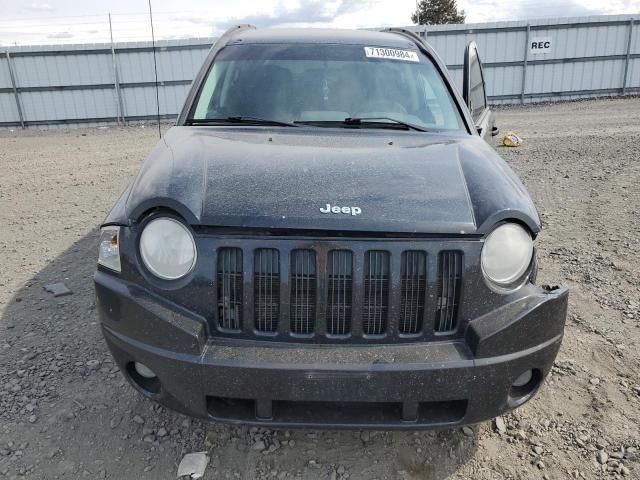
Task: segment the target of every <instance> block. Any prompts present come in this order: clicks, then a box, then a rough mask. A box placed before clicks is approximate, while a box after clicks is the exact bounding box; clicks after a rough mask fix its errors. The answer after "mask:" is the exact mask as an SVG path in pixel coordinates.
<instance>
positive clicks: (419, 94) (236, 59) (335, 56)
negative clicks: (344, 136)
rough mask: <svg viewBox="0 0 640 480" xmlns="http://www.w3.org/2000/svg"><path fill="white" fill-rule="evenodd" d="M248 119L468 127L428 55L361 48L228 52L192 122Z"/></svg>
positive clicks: (241, 48) (218, 61)
mask: <svg viewBox="0 0 640 480" xmlns="http://www.w3.org/2000/svg"><path fill="white" fill-rule="evenodd" d="M245 117H246V118H253V119H263V120H271V121H278V122H287V123H311V124H318V125H322V124H323V123H325V122H326V123H332V122H333V123H335V122H344V120H345V119H362V120H363V122H361V123H358V125H361V124H364V123H366V122H365V120H366V121H367V122H371V121H374V119H375V122H376V123H377V124H380V123H382V124H384V123H397V122H406V123H408V124H413V125H415V126H419V127H421V128H422V129H426V130H459V129H461V128H462V122H461V119H460V116H459V114H458V111H457V109H456V107H455V104H454V101H453V99H452V98H451V95H450V93H449V91H448V90H447V88H446V86H445V84H444V81H443V79H442V77H441V76H440V74H439V73H438V70H437V69H436V67H435V65H434V64H433V62H432V61H431V60H430V59H429V58H428V57H426V56H425V55H423V54H422V53H420V52H417V51H415V50H397V49H388V48H378V47H366V46H361V45H339V44H331V45H299V44H295V45H281V44H267V45H265V44H248V45H231V46H227V47H225V48H224V49H223V50H221V51H220V53H219V54H218V55H217V56H216V58H215V61H214V63H213V66H212V68H211V69H210V70H209V73H208V74H207V77H206V79H205V81H204V83H203V85H202V87H201V90H200V93H199V96H198V100H197V103H196V107H195V110H194V111H193V116H192V118H191V119H190V120H195V121H205V120H208V119H210V120H223V119H228V118H235V119H237V118H245ZM394 121H395V122H394ZM345 126H353V122H351V123H345Z"/></svg>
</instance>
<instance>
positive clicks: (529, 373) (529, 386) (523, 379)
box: [509, 368, 542, 407]
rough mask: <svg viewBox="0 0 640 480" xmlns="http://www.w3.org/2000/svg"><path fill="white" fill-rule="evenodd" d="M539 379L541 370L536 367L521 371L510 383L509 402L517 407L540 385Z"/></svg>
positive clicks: (540, 378)
mask: <svg viewBox="0 0 640 480" xmlns="http://www.w3.org/2000/svg"><path fill="white" fill-rule="evenodd" d="M541 380H542V372H541V371H540V370H538V369H537V368H533V369H529V370H525V371H524V372H522V373H521V374H520V375H518V377H516V379H515V380H514V381H513V383H512V384H511V389H510V390H509V404H510V405H511V406H512V407H517V406H519V405H522V404H523V403H524V402H526V401H527V400H529V399H530V398H531V397H532V396H533V394H534V393H535V392H536V390H537V389H538V387H539V386H540V382H541Z"/></svg>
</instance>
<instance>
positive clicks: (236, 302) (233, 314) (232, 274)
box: [217, 248, 242, 330]
mask: <svg viewBox="0 0 640 480" xmlns="http://www.w3.org/2000/svg"><path fill="white" fill-rule="evenodd" d="M217 277H218V325H219V326H220V328H224V329H230V330H240V329H241V328H242V250H241V249H239V248H221V249H220V250H218V275H217Z"/></svg>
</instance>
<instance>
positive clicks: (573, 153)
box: [0, 99, 640, 480]
mask: <svg viewBox="0 0 640 480" xmlns="http://www.w3.org/2000/svg"><path fill="white" fill-rule="evenodd" d="M498 124H499V126H500V127H501V128H502V130H503V131H505V130H506V129H513V130H515V131H517V132H518V133H520V134H521V135H522V137H523V138H524V144H523V145H522V147H520V148H514V149H507V148H504V147H499V146H496V148H497V149H498V151H499V152H500V153H501V154H502V155H503V156H504V157H505V158H506V159H507V161H508V162H509V163H510V164H511V165H512V166H513V168H514V169H515V170H516V171H517V172H518V174H519V175H520V176H521V178H522V179H523V181H524V182H525V184H526V185H527V187H528V189H529V192H530V193H531V195H532V196H533V198H534V200H535V201H536V204H537V206H538V208H539V210H540V212H541V215H542V218H543V221H544V224H545V230H544V232H543V234H542V236H541V237H540V239H539V241H538V246H539V252H540V258H541V268H540V273H539V280H540V281H541V282H565V283H568V284H569V285H570V286H571V288H572V291H571V297H570V313H569V318H568V322H567V328H566V336H565V340H564V343H563V346H562V349H561V351H560V354H559V357H558V359H557V362H556V364H555V367H554V368H553V372H552V375H551V377H550V378H549V379H548V381H547V383H546V384H545V386H544V387H543V388H542V390H541V392H540V393H539V395H538V396H537V397H536V398H535V399H534V400H533V401H531V402H530V403H528V404H527V405H526V406H524V407H522V408H521V409H519V410H517V411H516V412H515V413H514V414H511V415H507V416H505V417H501V418H499V419H497V421H494V422H487V423H484V424H481V425H476V426H474V427H473V428H471V429H469V428H465V429H463V430H459V429H457V430H451V431H442V432H424V433H402V432H399V433H398V432H395V433H386V432H331V431H309V430H296V431H291V432H287V431H271V430H258V429H247V428H233V427H228V426H225V425H221V424H208V423H202V422H199V421H192V420H190V419H188V418H186V417H184V416H181V415H178V414H175V413H172V412H169V411H167V410H165V409H163V408H160V407H158V406H156V405H154V404H152V403H151V402H149V401H147V400H145V399H143V398H142V397H141V396H139V395H138V394H137V393H135V392H134V390H133V389H132V388H130V387H129V386H128V384H126V383H125V381H124V379H123V377H122V376H121V375H120V373H119V372H118V370H117V368H116V367H115V365H114V363H113V362H112V361H111V358H110V356H109V354H108V352H107V349H106V347H105V344H104V342H103V340H102V338H101V335H100V332H99V329H98V323H97V318H96V313H95V306H94V299H93V286H92V281H91V276H92V274H93V270H94V268H95V257H96V227H97V225H98V224H99V222H100V221H101V220H102V219H103V218H104V216H105V214H106V213H107V210H108V209H109V208H110V207H111V205H112V204H113V202H114V201H115V199H116V198H117V196H118V194H119V193H120V192H121V191H122V190H123V189H124V187H125V186H126V184H127V182H128V180H129V179H130V178H131V176H132V175H133V174H134V173H135V171H136V169H137V167H138V165H139V163H140V161H141V159H142V158H143V157H144V156H145V154H146V153H147V152H148V151H149V149H150V148H151V147H152V145H153V144H154V143H155V141H156V133H155V131H154V129H153V128H150V127H147V128H142V127H140V126H137V127H130V128H127V129H118V128H106V129H90V130H66V131H60V130H58V131H48V132H35V131H29V132H3V133H0V172H1V174H0V225H2V228H1V229H0V253H1V255H0V271H1V272H2V276H1V277H0V478H16V477H23V476H24V477H27V478H37V479H40V478H46V479H49V478H73V479H76V478H98V479H101V478H111V479H128V478H136V479H170V478H175V476H176V471H177V465H178V463H179V462H180V460H181V459H182V457H183V456H184V455H185V454H186V453H189V452H199V451H207V452H208V453H209V455H210V457H211V461H210V463H209V466H208V468H207V471H206V475H205V478H208V479H214V478H215V479H226V478H230V479H236V478H243V479H254V478H278V479H284V478H304V479H307V478H309V479H347V478H350V479H367V480H370V479H440V478H447V477H450V478H473V479H502V478H513V479H520V478H522V479H532V478H533V479H535V478H547V479H559V478H585V479H591V478H621V477H623V476H624V477H626V478H640V453H639V449H640V408H639V407H640V374H639V372H640V349H639V340H640V329H639V326H640V311H639V309H640V258H639V253H640V234H639V233H638V225H640V158H639V155H638V152H639V150H640V149H639V147H638V136H639V135H640V100H639V99H625V100H600V101H586V102H579V103H565V104H558V105H549V106H536V107H526V108H511V109H501V110H500V111H499V112H498ZM496 144H497V142H496ZM52 282H64V283H65V284H66V285H67V286H68V287H69V288H71V290H72V291H73V294H72V295H70V296H65V297H58V298H54V297H53V296H52V295H51V294H49V293H47V292H46V291H45V290H44V289H43V286H44V285H46V284H48V283H52Z"/></svg>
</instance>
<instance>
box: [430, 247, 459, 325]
mask: <svg viewBox="0 0 640 480" xmlns="http://www.w3.org/2000/svg"><path fill="white" fill-rule="evenodd" d="M438 264H439V265H438V268H439V270H438V305H437V309H436V322H435V331H436V332H438V333H442V332H449V331H452V330H455V328H456V326H457V316H458V305H459V302H460V290H461V288H462V253H461V252H459V251H457V250H446V251H443V252H440V257H439V260H438Z"/></svg>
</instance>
